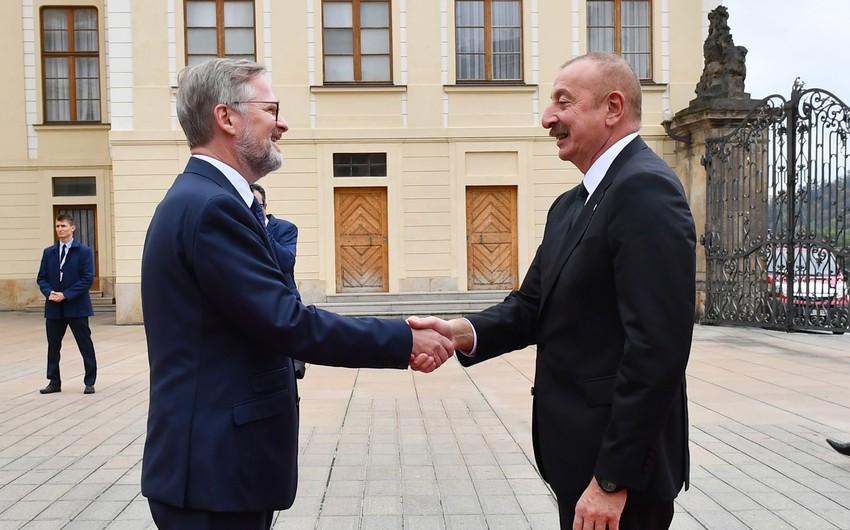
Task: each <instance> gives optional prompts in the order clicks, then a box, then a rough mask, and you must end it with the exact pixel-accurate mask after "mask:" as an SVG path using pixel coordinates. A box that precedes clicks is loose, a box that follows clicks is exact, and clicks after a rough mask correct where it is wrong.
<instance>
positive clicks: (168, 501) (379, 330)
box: [141, 59, 453, 530]
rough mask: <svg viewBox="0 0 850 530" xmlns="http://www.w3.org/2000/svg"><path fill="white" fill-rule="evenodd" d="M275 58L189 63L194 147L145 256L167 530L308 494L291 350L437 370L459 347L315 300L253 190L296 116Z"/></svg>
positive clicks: (147, 469) (156, 494)
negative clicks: (282, 111)
mask: <svg viewBox="0 0 850 530" xmlns="http://www.w3.org/2000/svg"><path fill="white" fill-rule="evenodd" d="M264 72H265V70H264V68H263V67H262V66H260V65H258V64H256V63H253V62H250V61H234V60H229V59H214V60H211V61H208V62H205V63H202V64H199V65H197V66H193V67H187V68H185V69H184V70H183V71H182V72H181V73H180V76H179V79H178V85H179V87H178V92H177V117H178V119H179V121H180V125H181V127H182V128H183V131H184V133H185V134H186V139H187V141H188V144H189V148H190V151H191V153H192V156H191V158H190V159H189V161H188V163H187V165H186V168H185V170H184V171H183V173H182V174H180V175H178V176H177V179H176V180H175V181H174V184H173V185H172V186H171V188H170V189H169V190H168V192H167V193H166V195H165V197H164V198H163V200H162V202H160V204H159V206H157V208H156V212H155V213H154V215H153V218H152V219H151V222H150V226H149V228H148V233H147V237H146V239H145V246H144V251H143V255H142V271H141V272H142V283H141V285H142V311H143V314H144V323H145V334H146V337H147V344H148V359H149V363H150V404H149V412H148V429H147V438H146V440H145V448H144V456H143V463H142V493H143V494H144V495H145V496H146V497H147V498H148V503H149V505H150V508H151V513H152V515H153V518H154V522H155V523H156V525H157V526H158V527H159V528H163V529H186V528H191V529H193V530H195V529H201V530H203V529H233V528H238V529H240V530H245V529H268V528H270V526H271V522H272V516H273V514H274V510H284V509H287V508H289V507H290V506H291V505H292V502H293V501H294V499H295V489H296V484H297V454H298V447H297V444H298V408H297V395H296V386H295V374H294V369H293V362H292V361H293V359H300V360H302V361H306V362H310V363H314V364H324V365H331V366H345V367H365V368H398V369H406V368H407V367H408V366H410V367H412V368H414V369H418V370H422V371H426V372H427V371H432V370H434V369H436V368H437V367H438V366H439V365H440V364H441V363H442V362H444V361H445V360H446V359H447V358H448V357H449V356H451V354H452V353H453V350H452V345H451V342H450V341H449V340H448V339H446V338H445V337H443V336H441V335H440V334H438V333H437V332H435V331H433V330H412V329H411V328H410V327H409V326H408V324H407V323H406V322H405V321H404V320H400V319H399V320H389V319H376V318H348V317H342V316H339V315H335V314H333V313H330V312H327V311H323V310H321V309H317V308H316V307H313V306H304V305H303V304H302V303H301V302H300V301H299V299H298V296H297V291H296V290H295V289H294V288H293V287H292V286H291V285H288V283H287V281H286V279H285V278H284V274H283V272H282V271H281V267H280V265H279V263H278V259H277V257H276V253H275V250H274V246H273V245H272V243H271V241H270V239H269V237H268V234H267V232H266V230H265V227H264V226H263V224H264V223H263V214H262V209H261V207H260V205H259V203H258V202H257V201H256V199H254V196H253V195H252V194H251V190H250V187H249V186H250V185H251V184H253V183H254V182H256V181H257V180H259V179H260V178H261V177H263V176H264V175H266V174H268V173H270V172H272V171H275V170H276V169H278V168H279V167H280V166H281V164H282V162H283V157H282V155H281V153H280V150H279V149H278V146H277V142H278V141H279V140H280V138H281V136H282V135H283V133H285V132H286V131H287V130H288V128H289V126H288V124H287V123H286V121H285V120H283V119H282V118H281V117H280V115H279V114H278V111H279V101H278V100H277V98H276V97H275V95H274V92H273V90H272V87H271V83H270V82H269V80H268V79H267V78H266V76H265V75H264Z"/></svg>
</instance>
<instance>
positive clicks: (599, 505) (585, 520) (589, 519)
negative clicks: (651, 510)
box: [573, 478, 628, 530]
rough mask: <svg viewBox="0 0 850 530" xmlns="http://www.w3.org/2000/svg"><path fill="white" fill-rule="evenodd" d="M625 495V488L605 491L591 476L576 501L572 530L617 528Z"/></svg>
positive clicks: (613, 529) (617, 529) (608, 529)
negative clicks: (612, 491)
mask: <svg viewBox="0 0 850 530" xmlns="http://www.w3.org/2000/svg"><path fill="white" fill-rule="evenodd" d="M627 496H628V492H627V490H621V491H618V492H616V493H607V492H605V491H604V490H603V489H602V488H600V487H599V484H598V483H597V482H596V479H595V478H591V479H590V485H588V486H587V489H585V490H584V493H582V494H581V498H580V499H579V500H578V503H576V516H575V519H573V530H606V528H607V530H619V528H620V516H621V515H622V514H623V508H625V507H626V497H627Z"/></svg>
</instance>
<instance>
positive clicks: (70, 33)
mask: <svg viewBox="0 0 850 530" xmlns="http://www.w3.org/2000/svg"><path fill="white" fill-rule="evenodd" d="M41 36H42V46H41V54H42V57H41V59H42V72H43V76H44V121H45V122H99V121H100V57H99V54H98V34H97V9H95V8H93V7H45V8H43V9H42V10H41Z"/></svg>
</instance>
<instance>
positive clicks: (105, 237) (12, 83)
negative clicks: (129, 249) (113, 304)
mask: <svg viewBox="0 0 850 530" xmlns="http://www.w3.org/2000/svg"><path fill="white" fill-rule="evenodd" d="M55 5H56V4H55V2H46V1H41V0H20V1H17V2H2V3H0V47H2V49H3V51H4V63H3V66H4V76H5V77H4V82H3V83H0V98H2V99H0V100H2V101H3V102H4V109H5V110H4V125H3V127H2V129H0V161H2V162H0V223H2V225H3V227H4V230H3V231H2V232H0V255H1V256H2V259H0V310H12V309H22V308H24V307H26V306H27V305H30V304H39V303H41V301H42V300H43V297H42V295H41V293H40V292H39V291H38V287H37V286H36V284H35V278H36V274H37V273H38V267H39V263H40V260H41V256H42V250H43V249H44V248H45V247H47V246H48V245H50V244H51V243H52V242H53V241H54V237H55V234H54V230H53V224H54V223H53V207H54V205H57V204H62V205H79V204H95V205H96V206H97V225H98V226H97V234H98V251H99V252H98V266H99V274H100V276H101V278H102V279H103V280H104V282H103V284H104V288H105V289H107V290H108V289H109V288H110V286H111V279H112V277H113V276H114V267H113V247H114V239H113V235H112V202H113V200H112V184H111V179H112V172H111V161H110V155H109V143H108V130H109V126H108V124H105V125H80V126H68V125H43V121H44V118H43V109H42V101H43V94H42V83H41V75H42V72H41V59H40V58H41V43H40V35H41V33H40V27H41V23H40V21H39V16H38V15H39V12H40V8H41V7H42V6H55ZM62 5H63V6H94V7H96V8H97V9H98V13H99V15H100V18H99V20H98V24H99V26H100V27H101V28H103V27H104V11H103V6H102V2H101V1H78V0H70V1H67V2H63V3H62ZM104 38H105V36H104V34H103V32H101V40H100V48H101V50H103V49H104V48H105V40H104ZM100 72H101V79H102V80H103V78H104V77H105V72H106V57H105V54H104V53H101V64H100ZM105 86H106V85H105V82H104V83H102V85H101V87H102V94H101V95H102V98H101V99H102V105H101V112H102V115H103V116H104V117H105V118H104V121H105V122H106V121H108V118H106V117H107V116H108V114H107V112H108V104H107V100H106V91H105ZM73 176H88V177H95V181H96V186H97V194H96V196H94V197H53V195H52V179H53V178H54V177H73Z"/></svg>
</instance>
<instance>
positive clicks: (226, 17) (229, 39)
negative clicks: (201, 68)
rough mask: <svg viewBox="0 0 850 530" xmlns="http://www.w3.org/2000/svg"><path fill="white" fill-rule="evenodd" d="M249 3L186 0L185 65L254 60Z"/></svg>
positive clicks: (248, 1)
mask: <svg viewBox="0 0 850 530" xmlns="http://www.w3.org/2000/svg"><path fill="white" fill-rule="evenodd" d="M254 40H255V36H254V1H253V0H186V64H187V65H190V66H191V65H194V64H198V63H202V62H204V61H209V60H210V59H215V58H216V57H229V58H231V59H248V60H251V61H254V60H256V55H255V53H254Z"/></svg>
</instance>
